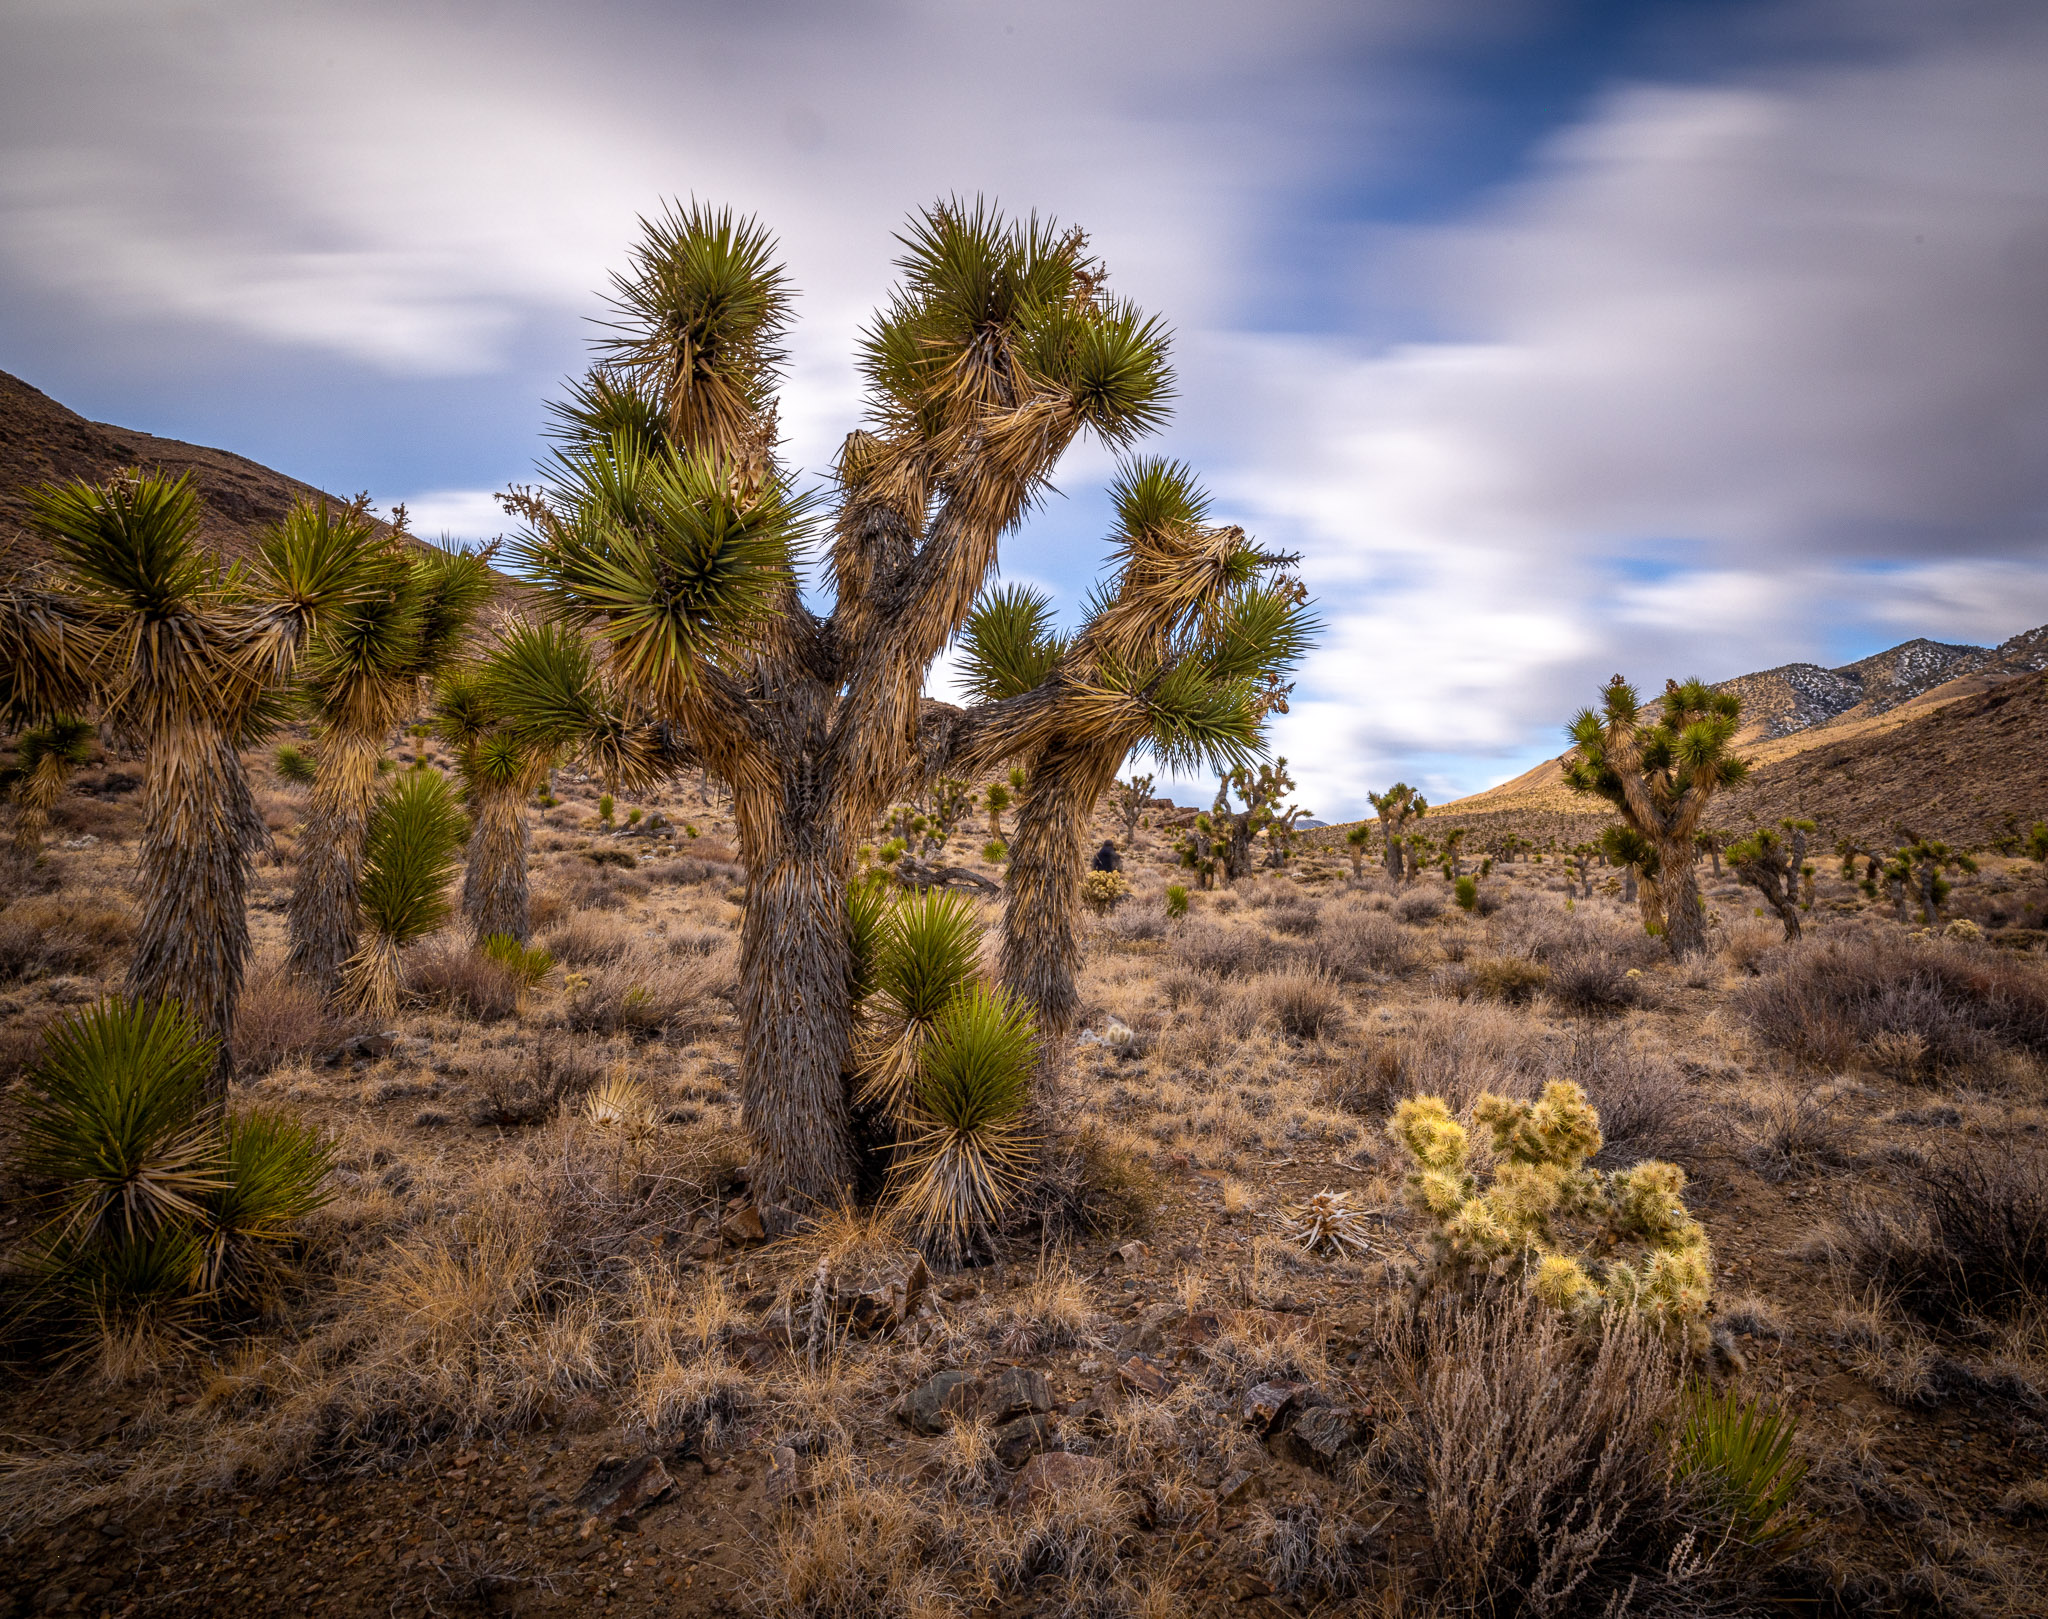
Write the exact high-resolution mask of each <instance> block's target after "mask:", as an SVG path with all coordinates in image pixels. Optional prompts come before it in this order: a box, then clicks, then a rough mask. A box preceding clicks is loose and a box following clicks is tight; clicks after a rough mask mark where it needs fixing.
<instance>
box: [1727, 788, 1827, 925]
mask: <svg viewBox="0 0 2048 1619" xmlns="http://www.w3.org/2000/svg"><path fill="white" fill-rule="evenodd" d="M1778 825H1779V827H1780V828H1781V829H1782V832H1783V835H1782V836H1781V835H1780V834H1779V833H1778V832H1773V831H1772V830H1771V829H1770V828H1769V827H1767V826H1760V827H1758V828H1757V829H1756V830H1755V831H1754V832H1752V833H1750V835H1749V836H1748V837H1746V838H1742V839H1740V840H1738V841H1737V842H1734V843H1731V844H1729V845H1728V864H1729V865H1730V866H1732V867H1733V868H1734V870H1735V875H1736V876H1737V877H1738V878H1739V879H1740V880H1741V881H1743V882H1745V883H1747V884H1748V885H1749V886H1750V887H1751V888H1754V889H1755V890H1756V891H1757V892H1758V893H1759V894H1761V895H1763V897H1764V903H1765V904H1766V905H1768V906H1770V908H1771V909H1772V910H1773V911H1775V912H1777V913H1778V920H1779V921H1781V922H1783V923H1784V924H1785V937H1786V938H1787V939H1788V940H1789V939H1796V938H1798V937H1799V895H1798V891H1797V890H1798V883H1799V874H1800V873H1801V872H1802V871H1805V870H1810V869H1811V868H1810V867H1808V866H1807V864H1806V835H1807V833H1809V832H1811V831H1812V830H1813V829H1814V826H1813V822H1811V821H1802V820H1794V819H1791V818H1789V817H1788V818H1787V819H1785V820H1783V821H1780V822H1779V823H1778Z"/></svg>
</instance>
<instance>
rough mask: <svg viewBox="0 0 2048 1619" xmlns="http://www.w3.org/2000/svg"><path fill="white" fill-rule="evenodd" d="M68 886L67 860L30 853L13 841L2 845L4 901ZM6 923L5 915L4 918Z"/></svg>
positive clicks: (1, 921) (0, 889) (1, 896)
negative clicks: (66, 879) (66, 881)
mask: <svg viewBox="0 0 2048 1619" xmlns="http://www.w3.org/2000/svg"><path fill="white" fill-rule="evenodd" d="M63 886H64V862H63V861H62V859H61V858H60V857H58V856H56V855H51V854H41V855H33V856H31V855H27V854H23V853H21V852H20V851H18V850H16V849H15V848H13V847H12V845H9V846H8V847H5V848H0V905H11V904H13V903H14V902H15V901H16V900H18V899H20V898H22V897H23V896H24V895H28V894H54V893H55V892H56V891H57V890H58V889H59V888H61V887H63ZM0 925H4V919H0Z"/></svg>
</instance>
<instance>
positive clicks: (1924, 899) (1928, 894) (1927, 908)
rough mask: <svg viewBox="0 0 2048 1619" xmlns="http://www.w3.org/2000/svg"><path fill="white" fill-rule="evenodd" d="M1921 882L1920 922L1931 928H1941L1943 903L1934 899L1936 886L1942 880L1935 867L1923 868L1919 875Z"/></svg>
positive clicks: (1927, 866)
mask: <svg viewBox="0 0 2048 1619" xmlns="http://www.w3.org/2000/svg"><path fill="white" fill-rule="evenodd" d="M1918 877H1919V881H1920V920H1921V922H1922V924H1923V925H1925V926H1927V927H1930V928H1938V927H1940V926H1941V902H1940V901H1939V900H1937V899H1936V898H1935V897H1934V885H1935V884H1936V883H1937V882H1939V881H1940V880H1941V878H1940V873H1938V872H1937V871H1936V870H1935V869H1934V867H1933V866H1931V865H1926V866H1922V867H1921V868H1920V870H1919V873H1918Z"/></svg>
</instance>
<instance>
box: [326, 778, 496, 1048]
mask: <svg viewBox="0 0 2048 1619" xmlns="http://www.w3.org/2000/svg"><path fill="white" fill-rule="evenodd" d="M467 831H468V828H467V826H466V825H465V823H464V820H463V815H462V811H461V809H460V808H459V807H458V806H457V804H456V802H455V795H454V793H453V792H451V791H450V790H449V787H448V780H447V778H446V777H445V776H443V775H442V774H441V773H440V772H439V771H436V770H408V771H406V772H405V773H404V774H402V775H401V776H400V777H399V778H398V781H397V783H396V784H395V785H394V786H392V788H391V789H390V790H389V791H388V792H386V793H385V794H384V796H383V798H382V799H381V800H379V802H378V804H377V807H376V809H375V811H374V812H373V813H372V814H371V816H370V826H369V832H368V835H367V837H366V840H365V844H364V849H365V853H366V855H367V857H368V858H367V861H366V863H365V866H364V870H363V880H362V886H361V889H360V891H359V904H360V907H361V918H362V929H361V934H360V936H359V938H358V940H357V943H356V948H355V953H354V954H353V955H351V956H350V957H349V959H348V961H347V963H346V964H345V965H344V966H343V968H342V974H341V989H340V998H341V1000H342V1002H343V1003H344V1004H345V1005H347V1006H349V1007H351V1008H353V1009H354V1010H356V1011H359V1012H366V1013H369V1014H370V1015H371V1016H373V1017H380V1018H381V1017H389V1016H390V1015H391V1014H392V1013H393V1012H395V1011H397V1010H398V991H399V984H400V975H399V967H398V958H399V952H400V951H402V950H403V949H404V948H405V947H406V946H407V945H409V944H412V943H414V942H415V941H417V940H420V939H423V938H425V937H426V936H427V935H428V934H430V933H434V932H436V931H438V930H439V929H440V928H442V927H443V926H445V925H446V923H447V921H448V918H449V916H450V915H452V914H453V912H454V901H453V900H452V899H451V898H450V897H449V892H448V885H449V882H450V880H451V879H452V878H453V877H454V875H455V868H456V866H457V865H458V863H459V857H460V851H461V848H462V842H463V839H464V837H465V836H466V834H467Z"/></svg>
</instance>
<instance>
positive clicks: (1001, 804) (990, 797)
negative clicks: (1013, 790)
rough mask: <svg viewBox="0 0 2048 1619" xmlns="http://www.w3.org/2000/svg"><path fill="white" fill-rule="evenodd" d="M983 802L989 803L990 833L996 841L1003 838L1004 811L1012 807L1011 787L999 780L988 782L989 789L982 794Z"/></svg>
mask: <svg viewBox="0 0 2048 1619" xmlns="http://www.w3.org/2000/svg"><path fill="white" fill-rule="evenodd" d="M982 802H983V803H985V804H987V805H988V835H989V837H990V838H991V839H993V840H994V841H995V842H997V843H1000V842H1002V839H1003V811H1004V810H1006V809H1008V808H1009V807H1010V789H1009V788H1007V787H1005V786H1004V785H1003V784H1002V783H1001V782H999V781H992V782H990V783H989V784H988V791H987V792H986V793H984V794H982Z"/></svg>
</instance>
